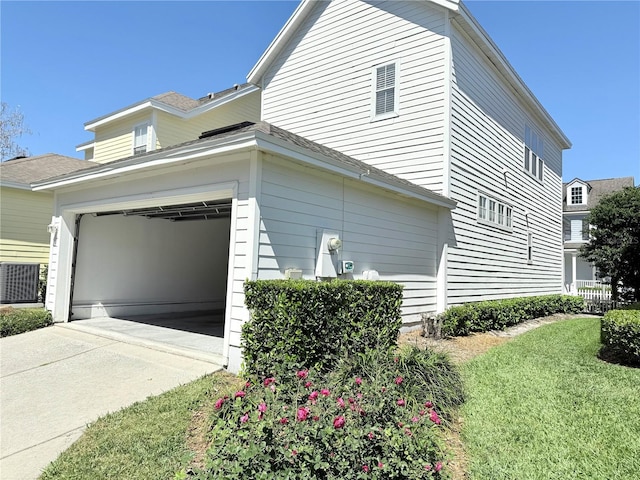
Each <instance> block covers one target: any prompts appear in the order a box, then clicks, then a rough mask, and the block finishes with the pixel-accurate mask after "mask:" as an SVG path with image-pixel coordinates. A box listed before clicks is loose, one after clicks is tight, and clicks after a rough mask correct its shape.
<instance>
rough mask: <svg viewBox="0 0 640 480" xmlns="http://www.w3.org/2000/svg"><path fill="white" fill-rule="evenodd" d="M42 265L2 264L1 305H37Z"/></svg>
mask: <svg viewBox="0 0 640 480" xmlns="http://www.w3.org/2000/svg"><path fill="white" fill-rule="evenodd" d="M39 278H40V264H38V263H10V262H1V263H0V303H37V302H38V283H39V282H38V281H39Z"/></svg>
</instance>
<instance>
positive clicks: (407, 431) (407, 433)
mask: <svg viewBox="0 0 640 480" xmlns="http://www.w3.org/2000/svg"><path fill="white" fill-rule="evenodd" d="M404 433H405V434H406V435H407V436H409V437H411V436H412V435H413V432H412V431H411V430H409V429H408V428H405V429H404Z"/></svg>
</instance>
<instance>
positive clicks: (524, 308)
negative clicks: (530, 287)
mask: <svg viewBox="0 0 640 480" xmlns="http://www.w3.org/2000/svg"><path fill="white" fill-rule="evenodd" d="M583 307H584V300H583V299H582V297H578V296H571V295H543V296H537V297H519V298H509V299H504V300H489V301H485V302H478V303H467V304H465V305H459V306H455V307H451V308H449V309H448V310H447V311H445V312H443V313H441V314H440V315H439V316H438V320H439V321H441V322H442V334H443V335H445V336H456V335H469V333H472V332H486V331H488V330H503V329H505V328H506V327H509V326H512V325H516V324H518V323H521V322H523V321H525V320H531V319H533V318H539V317H546V316H548V315H552V314H554V313H579V312H581V311H582V310H583Z"/></svg>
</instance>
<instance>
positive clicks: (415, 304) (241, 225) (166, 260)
mask: <svg viewBox="0 0 640 480" xmlns="http://www.w3.org/2000/svg"><path fill="white" fill-rule="evenodd" d="M34 188H35V190H37V191H54V192H55V199H56V200H55V214H54V215H55V216H54V219H53V222H52V224H53V225H55V226H56V228H55V229H53V230H54V231H53V233H52V237H51V238H52V240H51V259H50V270H49V288H48V291H47V301H46V305H47V308H49V309H50V310H51V311H52V312H53V316H54V321H56V322H67V321H70V320H71V321H73V320H80V319H87V318H89V319H90V318H103V317H116V318H128V317H129V316H131V315H140V314H163V313H166V312H198V311H211V310H214V311H215V310H219V311H220V312H221V315H222V317H223V320H224V345H223V348H222V349H221V350H220V351H219V352H215V353H217V354H218V355H219V361H220V362H221V363H222V364H224V365H228V368H229V369H230V370H231V371H234V372H237V371H238V370H239V368H240V365H241V361H242V354H241V342H240V332H241V327H242V324H243V322H245V321H246V320H247V319H248V318H249V313H248V311H247V309H246V307H245V305H244V294H243V283H244V281H245V280H246V279H271V278H284V277H285V275H286V274H287V270H295V271H297V272H299V274H300V275H301V276H302V277H303V278H307V279H315V278H317V277H329V278H338V277H339V278H356V279H361V278H365V277H366V276H367V275H371V274H375V277H376V278H380V279H381V280H392V281H397V282H401V283H402V284H404V285H405V288H406V290H405V298H404V303H403V306H402V313H403V317H404V319H405V321H406V322H413V323H415V322H417V321H418V320H419V318H420V314H421V313H422V312H425V311H434V310H435V309H436V301H437V298H436V297H437V287H436V284H437V277H438V275H439V273H440V272H439V271H438V268H439V265H440V263H441V262H440V255H441V252H440V251H439V250H438V247H437V243H438V221H439V219H440V218H442V217H445V218H446V217H448V216H449V211H450V210H451V209H452V208H455V202H453V201H452V200H450V199H448V198H446V197H444V196H442V195H440V194H437V193H435V192H433V191H431V190H428V189H425V188H423V187H420V186H417V185H415V184H413V183H411V182H408V181H406V180H402V179H399V178H398V177H395V176H393V175H390V174H388V173H386V172H384V171H381V170H378V169H375V168H373V167H370V166H368V165H367V164H365V163H362V162H359V161H357V160H355V159H353V158H351V157H349V156H347V155H344V154H342V153H340V152H337V151H335V150H332V149H329V148H326V147H324V146H322V145H319V144H315V143H313V142H310V141H308V140H306V139H304V138H302V137H299V136H297V135H293V134H291V133H290V132H287V131H286V130H282V129H280V128H277V127H275V126H272V125H270V124H268V123H264V122H260V123H257V124H254V123H251V122H245V123H242V124H239V125H235V126H230V127H227V128H224V129H219V130H217V131H216V130H214V131H212V132H210V133H208V134H206V135H204V136H203V138H201V139H198V140H195V141H192V142H187V143H184V144H181V145H177V146H173V147H172V148H170V149H167V150H158V151H156V152H148V153H146V154H142V155H139V156H136V157H132V158H125V159H123V160H119V161H114V162H110V163H109V164H107V165H98V166H96V167H94V168H90V169H87V170H84V171H83V172H81V173H78V174H72V175H68V176H65V177H62V178H58V179H54V180H51V181H45V182H42V183H40V184H37V185H35V186H34ZM324 235H330V236H331V237H338V238H340V239H341V240H342V242H343V246H342V248H341V249H340V251H339V252H338V254H337V255H336V256H332V257H331V259H330V262H329V264H328V266H327V265H324V264H323V265H324V267H323V268H321V269H320V270H318V263H319V257H320V255H321V253H322V250H323V247H322V243H320V244H319V243H318V240H319V239H320V240H321V241H322V239H323V236H324ZM341 260H350V261H352V262H354V264H355V269H354V271H353V273H349V274H340V268H339V267H340V261H341ZM374 272H375V273H374Z"/></svg>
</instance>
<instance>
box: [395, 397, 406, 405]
mask: <svg viewBox="0 0 640 480" xmlns="http://www.w3.org/2000/svg"><path fill="white" fill-rule="evenodd" d="M396 403H397V404H398V406H399V407H404V405H405V401H404V399H403V398H399V399H398V401H397V402H396Z"/></svg>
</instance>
